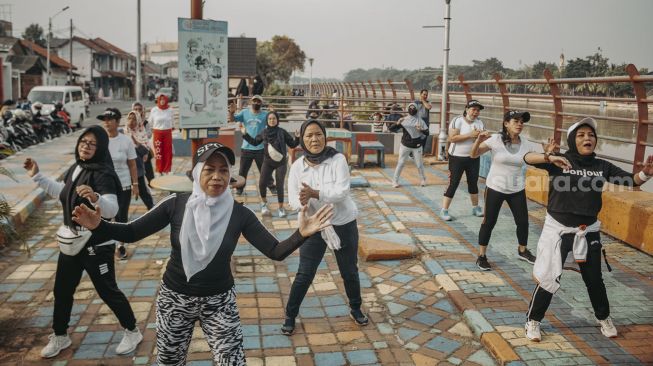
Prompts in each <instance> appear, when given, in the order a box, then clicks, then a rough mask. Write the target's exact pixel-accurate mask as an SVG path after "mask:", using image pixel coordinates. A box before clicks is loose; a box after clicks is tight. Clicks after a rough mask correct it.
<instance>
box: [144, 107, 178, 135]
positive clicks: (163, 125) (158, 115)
mask: <svg viewBox="0 0 653 366" xmlns="http://www.w3.org/2000/svg"><path fill="white" fill-rule="evenodd" d="M148 121H149V122H150V123H151V124H152V129H154V130H170V129H172V108H168V109H160V108H159V107H156V106H155V107H153V108H152V110H151V111H150V117H149V119H148Z"/></svg>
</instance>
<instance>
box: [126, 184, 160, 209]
mask: <svg viewBox="0 0 653 366" xmlns="http://www.w3.org/2000/svg"><path fill="white" fill-rule="evenodd" d="M146 184H147V182H145V176H144V175H141V176H140V177H138V197H140V199H142V200H143V203H144V204H145V207H147V209H148V211H149V210H150V209H151V208H152V207H154V200H153V199H152V195H151V194H150V191H148V190H147V185H146ZM130 193H131V191H130Z"/></svg>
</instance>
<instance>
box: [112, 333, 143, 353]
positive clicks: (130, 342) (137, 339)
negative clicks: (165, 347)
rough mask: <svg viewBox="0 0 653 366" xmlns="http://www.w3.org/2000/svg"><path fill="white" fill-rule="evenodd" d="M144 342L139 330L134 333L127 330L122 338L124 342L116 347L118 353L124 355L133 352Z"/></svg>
mask: <svg viewBox="0 0 653 366" xmlns="http://www.w3.org/2000/svg"><path fill="white" fill-rule="evenodd" d="M142 340H143V335H142V334H141V331H140V330H138V328H136V330H134V331H133V332H132V331H129V330H127V329H125V334H124V335H123V336H122V340H121V341H120V344H118V347H116V353H117V354H119V355H124V354H126V353H130V352H133V351H134V350H135V349H136V347H137V346H138V344H139V343H141V341H142Z"/></svg>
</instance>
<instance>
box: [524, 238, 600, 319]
mask: <svg viewBox="0 0 653 366" xmlns="http://www.w3.org/2000/svg"><path fill="white" fill-rule="evenodd" d="M574 236H575V234H564V235H562V243H561V244H560V255H561V256H562V263H563V264H564V263H565V260H566V259H567V254H569V252H570V251H571V250H572V249H573V246H574ZM585 237H586V239H587V242H588V243H590V245H589V247H588V248H587V261H586V262H585V263H578V266H579V267H580V274H581V276H582V277H583V282H585V286H586V287H587V293H588V294H589V296H590V302H591V303H592V308H593V309H594V316H596V318H597V319H599V320H605V319H606V318H607V317H608V316H610V302H609V301H608V293H607V292H606V291H605V284H604V283H603V276H602V274H601V248H602V245H601V235H600V234H599V233H598V232H590V233H587V235H585ZM552 298H553V294H552V293H550V292H548V291H547V290H545V289H543V288H542V287H540V285H537V286H536V287H535V291H533V298H532V299H531V303H530V305H529V306H528V314H527V317H528V320H537V321H538V322H539V321H542V319H544V313H546V310H547V309H548V308H549V305H550V304H551V299H552Z"/></svg>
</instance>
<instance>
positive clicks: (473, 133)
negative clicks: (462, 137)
mask: <svg viewBox="0 0 653 366" xmlns="http://www.w3.org/2000/svg"><path fill="white" fill-rule="evenodd" d="M480 133H481V131H479V130H477V129H476V128H474V129H473V130H472V131H471V132H470V133H469V137H471V138H473V139H475V138H477V137H478V135H479V134H480Z"/></svg>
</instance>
